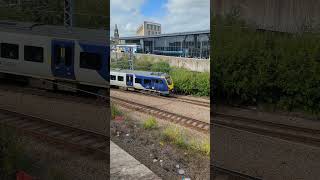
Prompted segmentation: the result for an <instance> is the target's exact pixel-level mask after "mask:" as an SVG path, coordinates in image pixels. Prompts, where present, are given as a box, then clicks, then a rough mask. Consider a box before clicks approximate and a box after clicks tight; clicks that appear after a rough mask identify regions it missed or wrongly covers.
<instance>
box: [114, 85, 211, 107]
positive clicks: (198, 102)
mask: <svg viewBox="0 0 320 180" xmlns="http://www.w3.org/2000/svg"><path fill="white" fill-rule="evenodd" d="M112 91H120V92H124V93H134V94H142V95H146V96H152V97H156V98H160V99H166V100H173V101H180V102H185V103H188V104H193V105H197V106H203V107H207V108H210V102H208V101H201V100H196V99H190V98H186V97H181V96H179V95H171V96H167V97H166V96H160V95H159V94H154V93H150V92H148V91H131V90H130V91H126V90H121V89H112Z"/></svg>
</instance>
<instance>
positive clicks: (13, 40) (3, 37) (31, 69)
mask: <svg viewBox="0 0 320 180" xmlns="http://www.w3.org/2000/svg"><path fill="white" fill-rule="evenodd" d="M49 42H50V39H49V38H47V37H44V36H35V35H32V36H31V35H28V36H26V35H23V34H15V33H6V32H0V43H2V44H1V54H0V71H1V72H4V73H10V74H16V75H23V76H30V77H35V78H46V79H52V78H53V76H52V73H51V68H50V63H51V52H50V50H48V49H50V43H49ZM25 49H28V50H31V51H33V52H32V53H28V52H25V51H24V50H25Z"/></svg>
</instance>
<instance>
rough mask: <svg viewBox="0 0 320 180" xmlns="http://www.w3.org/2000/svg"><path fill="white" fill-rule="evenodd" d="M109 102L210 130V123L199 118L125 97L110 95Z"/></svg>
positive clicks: (202, 130)
mask: <svg viewBox="0 0 320 180" xmlns="http://www.w3.org/2000/svg"><path fill="white" fill-rule="evenodd" d="M111 102H114V103H116V104H119V105H120V106H123V107H126V108H128V109H132V110H135V111H140V112H143V113H148V114H151V115H153V116H155V117H158V118H161V119H164V120H167V121H170V122H173V123H176V124H179V125H182V126H184V127H187V128H192V129H195V130H197V131H200V132H204V133H209V131H210V124H209V123H206V122H203V121H200V120H196V119H193V118H189V117H186V116H182V115H178V114H175V113H171V112H167V111H165V110H161V109H158V108H155V107H152V106H148V105H143V104H139V103H136V102H133V101H129V100H126V99H121V98H116V97H111Z"/></svg>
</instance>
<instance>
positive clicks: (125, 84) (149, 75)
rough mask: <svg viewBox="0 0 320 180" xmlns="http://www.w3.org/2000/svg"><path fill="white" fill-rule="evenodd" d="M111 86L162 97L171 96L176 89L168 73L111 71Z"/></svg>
mask: <svg viewBox="0 0 320 180" xmlns="http://www.w3.org/2000/svg"><path fill="white" fill-rule="evenodd" d="M110 85H111V86H115V87H120V88H124V89H133V90H141V91H148V92H154V93H157V94H160V95H170V93H171V92H172V91H173V89H174V85H173V81H172V79H171V77H170V76H169V75H168V74H166V73H161V72H147V71H134V70H121V69H111V70H110Z"/></svg>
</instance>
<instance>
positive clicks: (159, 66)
mask: <svg viewBox="0 0 320 180" xmlns="http://www.w3.org/2000/svg"><path fill="white" fill-rule="evenodd" d="M170 70H171V68H170V65H169V63H167V62H164V61H160V62H155V63H153V64H152V66H151V71H154V72H164V73H169V72H170Z"/></svg>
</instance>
